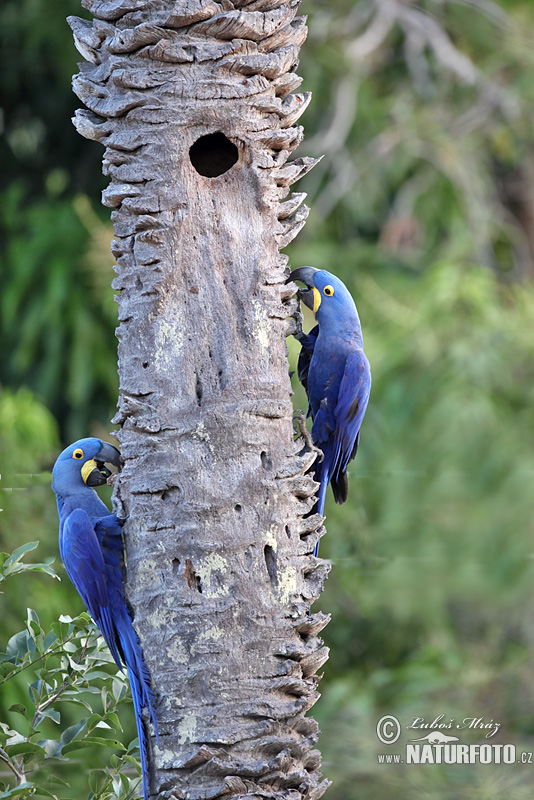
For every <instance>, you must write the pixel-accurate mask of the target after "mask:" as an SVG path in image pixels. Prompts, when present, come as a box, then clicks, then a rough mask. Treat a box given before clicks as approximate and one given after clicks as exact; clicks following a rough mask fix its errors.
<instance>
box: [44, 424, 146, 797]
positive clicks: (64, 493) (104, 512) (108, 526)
mask: <svg viewBox="0 0 534 800" xmlns="http://www.w3.org/2000/svg"><path fill="white" fill-rule="evenodd" d="M119 457H120V454H119V451H118V450H117V448H116V447H113V445H111V444H108V443H107V442H103V441H101V440H100V439H95V438H88V439H80V440H79V441H78V442H74V444H71V446H70V447H67V448H66V450H64V451H63V452H62V453H61V455H60V456H59V458H58V459H57V461H56V463H55V465H54V469H53V471H52V489H53V490H54V492H55V494H56V499H57V508H58V513H59V552H60V555H61V558H62V561H63V563H64V565H65V569H66V570H67V575H68V576H69V578H70V579H71V581H72V582H73V584H74V586H75V587H76V589H77V590H78V593H79V594H80V596H81V598H82V600H83V602H84V603H85V605H86V606H87V610H88V611H89V613H90V614H91V616H92V618H93V619H94V621H95V622H96V624H97V625H98V627H99V628H100V630H101V632H102V636H103V637H104V639H105V640H106V643H107V645H108V647H109V649H110V651H111V655H112V656H113V658H114V659H115V662H116V663H117V666H118V667H119V669H120V670H122V669H123V663H124V664H125V665H126V669H127V670H128V677H129V679H130V687H131V690H132V698H133V704H134V710H135V721H136V724H137V733H138V736H139V749H140V752H141V766H142V770H143V794H144V797H145V800H148V772H147V753H148V750H147V748H148V742H147V736H146V731H145V728H144V723H143V716H142V714H143V709H144V708H147V709H148V713H149V716H150V719H151V720H152V723H153V725H154V729H155V733H156V737H157V736H158V724H157V720H156V712H155V708H154V695H153V693H152V689H151V687H150V674H149V672H148V669H147V667H146V665H145V663H144V661H143V654H142V652H141V646H140V644H139V639H138V638H137V634H136V632H135V630H134V627H133V625H132V619H131V617H130V614H129V612H128V607H127V605H126V599H125V596H124V588H123V570H124V551H123V542H122V531H121V527H122V522H123V520H122V521H121V520H119V518H118V517H117V516H116V515H115V514H110V513H109V510H108V508H107V506H105V505H104V503H103V502H102V501H101V500H100V498H99V497H98V495H97V493H96V492H95V491H94V490H93V488H92V487H94V486H101V485H102V484H104V483H105V482H106V480H107V478H108V477H109V475H111V471H110V470H109V469H108V468H107V467H106V466H105V464H106V463H108V464H113V465H115V466H116V467H118V466H119V463H120V462H119Z"/></svg>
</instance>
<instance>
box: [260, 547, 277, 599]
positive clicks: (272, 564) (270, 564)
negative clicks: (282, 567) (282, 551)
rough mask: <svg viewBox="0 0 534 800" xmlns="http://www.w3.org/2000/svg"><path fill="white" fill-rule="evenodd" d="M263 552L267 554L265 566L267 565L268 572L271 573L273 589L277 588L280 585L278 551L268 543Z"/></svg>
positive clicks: (270, 578)
mask: <svg viewBox="0 0 534 800" xmlns="http://www.w3.org/2000/svg"><path fill="white" fill-rule="evenodd" d="M263 554H264V556H265V566H266V567H267V572H268V573H269V580H270V581H271V586H272V587H273V589H276V587H277V586H278V574H277V569H276V567H277V564H276V553H275V552H274V550H273V548H272V547H271V545H270V544H266V545H265V547H264V550H263Z"/></svg>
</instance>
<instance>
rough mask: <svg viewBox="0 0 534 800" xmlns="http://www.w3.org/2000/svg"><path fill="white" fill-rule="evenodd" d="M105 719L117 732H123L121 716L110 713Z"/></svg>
mask: <svg viewBox="0 0 534 800" xmlns="http://www.w3.org/2000/svg"><path fill="white" fill-rule="evenodd" d="M104 719H105V720H106V722H109V723H110V724H111V726H112V727H113V728H114V729H115V730H117V731H122V725H121V722H120V719H119V716H118V714H116V713H115V712H114V711H108V712H107V714H105V715H104Z"/></svg>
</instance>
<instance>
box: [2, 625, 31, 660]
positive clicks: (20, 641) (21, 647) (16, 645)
mask: <svg viewBox="0 0 534 800" xmlns="http://www.w3.org/2000/svg"><path fill="white" fill-rule="evenodd" d="M29 652H30V644H29V637H28V631H20V632H19V633H15V635H14V636H12V637H11V639H10V640H9V641H8V643H7V647H6V653H7V655H8V656H9V658H15V659H16V660H17V661H22V660H24V659H25V658H26V656H27V655H28V653H29Z"/></svg>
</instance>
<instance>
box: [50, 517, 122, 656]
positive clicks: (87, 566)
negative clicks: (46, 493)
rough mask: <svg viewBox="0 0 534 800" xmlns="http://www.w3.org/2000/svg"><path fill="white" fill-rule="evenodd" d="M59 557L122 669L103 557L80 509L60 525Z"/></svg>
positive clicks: (87, 518) (89, 522) (96, 539)
mask: <svg viewBox="0 0 534 800" xmlns="http://www.w3.org/2000/svg"><path fill="white" fill-rule="evenodd" d="M60 554H61V558H62V560H63V563H64V564H65V569H66V570H67V574H68V576H69V578H70V579H71V581H72V582H73V584H74V586H75V587H76V589H77V591H78V593H79V595H80V597H81V598H82V600H83V602H84V603H85V605H86V607H87V610H88V611H89V613H90V614H91V616H92V618H93V619H94V621H95V622H96V624H97V625H98V627H99V628H100V630H101V632H102V636H103V637H104V639H105V640H106V644H107V646H108V647H109V649H110V652H111V655H112V656H113V658H114V659H115V662H116V663H117V666H118V667H120V668H121V669H122V663H121V657H120V654H119V649H118V647H117V639H116V629H115V624H114V622H113V616H112V609H111V604H110V598H109V594H108V579H107V569H106V562H105V558H104V554H103V552H102V547H101V545H100V542H99V540H98V537H97V534H96V532H95V529H94V527H93V524H92V522H91V520H90V518H89V516H88V515H87V514H86V512H85V511H83V509H81V508H76V509H74V511H72V512H71V513H70V514H69V515H68V516H67V517H66V519H65V520H63V521H62V526H61V536H60Z"/></svg>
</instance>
